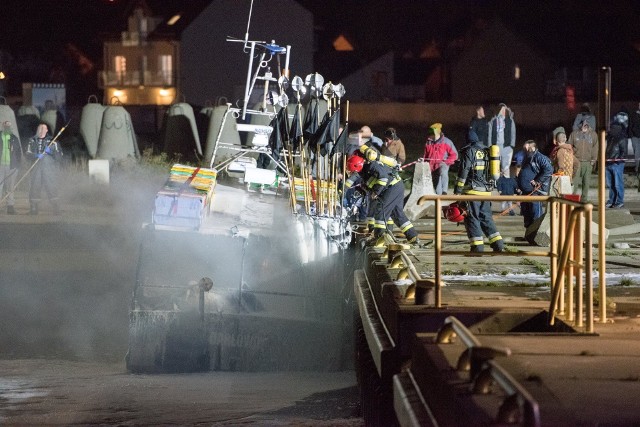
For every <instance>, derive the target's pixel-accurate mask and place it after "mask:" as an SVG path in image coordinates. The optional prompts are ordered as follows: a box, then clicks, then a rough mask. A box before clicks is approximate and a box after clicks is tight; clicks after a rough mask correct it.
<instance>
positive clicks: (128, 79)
mask: <svg viewBox="0 0 640 427" xmlns="http://www.w3.org/2000/svg"><path fill="white" fill-rule="evenodd" d="M175 84H176V73H175V72H169V71H146V70H129V71H123V72H118V71H100V72H99V73H98V87H99V88H101V89H104V88H105V87H112V86H117V87H122V88H124V87H138V86H141V85H142V86H169V87H171V86H175Z"/></svg>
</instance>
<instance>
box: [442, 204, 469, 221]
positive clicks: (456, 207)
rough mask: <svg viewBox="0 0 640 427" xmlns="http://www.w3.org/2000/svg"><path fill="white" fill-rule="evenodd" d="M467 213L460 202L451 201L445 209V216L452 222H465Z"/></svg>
mask: <svg viewBox="0 0 640 427" xmlns="http://www.w3.org/2000/svg"><path fill="white" fill-rule="evenodd" d="M466 214H467V212H466V211H465V210H464V209H463V208H462V206H460V204H459V203H458V202H453V203H451V204H450V205H449V206H447V208H446V210H445V216H446V217H447V219H448V220H449V221H451V222H463V221H464V217H465V215H466Z"/></svg>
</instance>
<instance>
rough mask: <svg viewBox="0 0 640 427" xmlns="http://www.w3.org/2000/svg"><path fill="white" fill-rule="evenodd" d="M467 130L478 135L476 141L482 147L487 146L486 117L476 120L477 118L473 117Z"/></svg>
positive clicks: (487, 130) (487, 121)
mask: <svg viewBox="0 0 640 427" xmlns="http://www.w3.org/2000/svg"><path fill="white" fill-rule="evenodd" d="M469 130H472V131H474V132H475V133H476V135H478V139H479V140H480V143H481V144H483V145H488V144H487V141H489V120H487V118H486V117H483V118H478V116H474V117H473V118H472V119H471V122H470V123H469Z"/></svg>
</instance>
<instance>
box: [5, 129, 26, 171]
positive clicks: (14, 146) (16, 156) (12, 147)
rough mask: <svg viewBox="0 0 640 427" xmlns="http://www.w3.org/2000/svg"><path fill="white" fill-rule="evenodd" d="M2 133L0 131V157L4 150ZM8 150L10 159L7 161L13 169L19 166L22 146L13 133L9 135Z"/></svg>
mask: <svg viewBox="0 0 640 427" xmlns="http://www.w3.org/2000/svg"><path fill="white" fill-rule="evenodd" d="M2 134H3V133H2V132H0V157H1V156H2V153H3V152H4V138H3V135H2ZM9 151H10V152H11V160H10V161H9V169H15V168H18V167H20V163H21V162H22V146H21V145H20V140H19V139H18V137H17V136H15V135H14V134H11V136H10V137H9Z"/></svg>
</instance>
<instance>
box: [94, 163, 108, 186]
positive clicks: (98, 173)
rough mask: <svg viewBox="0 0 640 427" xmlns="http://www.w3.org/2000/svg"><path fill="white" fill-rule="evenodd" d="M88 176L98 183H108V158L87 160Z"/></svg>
mask: <svg viewBox="0 0 640 427" xmlns="http://www.w3.org/2000/svg"><path fill="white" fill-rule="evenodd" d="M89 176H90V177H91V179H93V180H94V181H95V182H96V183H98V184H109V160H104V159H92V160H89Z"/></svg>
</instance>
